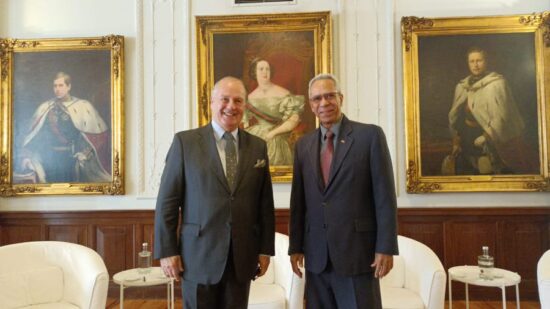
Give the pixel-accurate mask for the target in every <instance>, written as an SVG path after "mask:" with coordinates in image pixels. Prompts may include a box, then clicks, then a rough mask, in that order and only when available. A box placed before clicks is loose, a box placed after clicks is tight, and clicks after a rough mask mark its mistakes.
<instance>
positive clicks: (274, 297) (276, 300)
mask: <svg viewBox="0 0 550 309" xmlns="http://www.w3.org/2000/svg"><path fill="white" fill-rule="evenodd" d="M289 264H290V263H289ZM256 281H257V280H256ZM248 301H249V305H248V308H249V309H252V308H254V309H255V308H262V309H281V308H286V301H285V290H284V289H283V288H282V287H281V286H280V285H275V284H265V283H254V284H251V285H250V297H249V299H248Z"/></svg>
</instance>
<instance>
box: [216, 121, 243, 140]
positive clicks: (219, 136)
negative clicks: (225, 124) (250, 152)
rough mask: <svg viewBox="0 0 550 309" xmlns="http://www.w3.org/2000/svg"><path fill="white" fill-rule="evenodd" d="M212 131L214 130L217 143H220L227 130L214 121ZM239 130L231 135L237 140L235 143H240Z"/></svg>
mask: <svg viewBox="0 0 550 309" xmlns="http://www.w3.org/2000/svg"><path fill="white" fill-rule="evenodd" d="M212 129H214V137H215V138H216V141H217V142H219V141H220V140H221V139H222V138H223V134H224V133H225V130H224V129H223V128H222V127H221V126H220V125H219V124H218V123H217V122H216V121H212ZM238 133H239V128H237V129H235V130H233V131H231V135H233V137H234V138H235V141H237V142H238V141H239V134H238ZM237 144H238V143H237Z"/></svg>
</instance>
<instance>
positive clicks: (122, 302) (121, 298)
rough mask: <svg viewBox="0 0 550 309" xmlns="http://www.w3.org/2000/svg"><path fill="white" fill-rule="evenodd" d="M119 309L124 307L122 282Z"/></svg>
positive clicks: (122, 284)
mask: <svg viewBox="0 0 550 309" xmlns="http://www.w3.org/2000/svg"><path fill="white" fill-rule="evenodd" d="M119 298H120V309H123V308H124V283H121V284H120V297H119Z"/></svg>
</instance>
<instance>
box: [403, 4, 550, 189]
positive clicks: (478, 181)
mask: <svg viewBox="0 0 550 309" xmlns="http://www.w3.org/2000/svg"><path fill="white" fill-rule="evenodd" d="M401 31H402V32H401V34H402V51H403V84H404V101H405V122H406V123H405V127H406V160H407V175H406V181H407V192H409V193H432V192H480V191H508V192H513V191H515V192H518V191H550V177H549V170H550V160H549V157H548V149H549V147H550V141H549V134H550V131H549V130H550V128H549V127H548V123H549V122H550V103H549V100H550V87H549V85H550V84H549V82H550V66H549V61H550V12H543V13H535V14H531V15H515V16H488V17H461V18H419V17H413V16H411V17H403V18H402V20H401Z"/></svg>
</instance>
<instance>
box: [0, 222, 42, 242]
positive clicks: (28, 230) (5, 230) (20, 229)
mask: <svg viewBox="0 0 550 309" xmlns="http://www.w3.org/2000/svg"><path fill="white" fill-rule="evenodd" d="M0 233H1V235H0V245H2V246H4V245H9V244H16V243H20V242H26V241H38V240H43V239H44V226H43V225H15V224H8V225H2V226H0Z"/></svg>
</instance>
